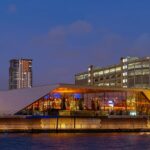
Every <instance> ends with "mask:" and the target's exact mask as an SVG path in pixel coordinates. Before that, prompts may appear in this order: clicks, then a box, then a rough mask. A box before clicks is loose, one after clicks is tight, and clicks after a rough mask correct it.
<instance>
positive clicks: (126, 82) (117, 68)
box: [75, 57, 150, 88]
mask: <svg viewBox="0 0 150 150" xmlns="http://www.w3.org/2000/svg"><path fill="white" fill-rule="evenodd" d="M75 84H77V85H94V86H111V87H123V88H150V57H144V58H139V57H125V58H121V59H120V63H118V64H117V65H111V66H107V67H94V66H92V65H91V66H89V68H88V70H87V71H85V72H82V73H78V74H76V75H75Z"/></svg>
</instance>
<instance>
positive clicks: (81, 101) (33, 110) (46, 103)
mask: <svg viewBox="0 0 150 150" xmlns="http://www.w3.org/2000/svg"><path fill="white" fill-rule="evenodd" d="M84 110H85V111H86V112H87V111H88V112H90V111H91V112H92V111H95V112H98V113H99V114H101V115H104V114H105V115H149V114H150V100H149V98H148V97H147V96H146V95H145V94H144V92H143V91H142V90H141V91H140V90H128V89H126V90H125V89H113V88H107V89H106V88H94V87H90V88H89V87H78V86H66V87H63V86H62V87H61V86H60V87H58V88H56V89H54V90H52V91H50V92H49V93H48V94H46V95H44V96H43V97H41V98H40V99H38V100H36V101H35V102H34V103H32V104H30V105H28V106H26V107H25V108H23V109H22V110H20V111H19V112H17V113H16V114H17V115H52V114H53V113H54V114H55V112H57V113H58V112H59V111H70V112H84Z"/></svg>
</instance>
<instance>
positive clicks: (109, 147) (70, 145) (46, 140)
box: [0, 133, 150, 150]
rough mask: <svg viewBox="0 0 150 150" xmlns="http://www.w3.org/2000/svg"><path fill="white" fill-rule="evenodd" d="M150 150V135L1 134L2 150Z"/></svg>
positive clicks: (0, 147)
mask: <svg viewBox="0 0 150 150" xmlns="http://www.w3.org/2000/svg"><path fill="white" fill-rule="evenodd" d="M30 149H31V150H52V149H53V150H91V149H92V150H98V149H101V150H130V149H131V150H133V149H136V150H141V149H142V150H150V133H106V134H104V133H98V134H92V133H87V134H85V133H84V134H83V133H74V134H73V133H72V134H70V133H66V134H64V133H59V134H56V133H52V134H0V150H30Z"/></svg>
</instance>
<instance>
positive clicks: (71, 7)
mask: <svg viewBox="0 0 150 150" xmlns="http://www.w3.org/2000/svg"><path fill="white" fill-rule="evenodd" d="M149 6H150V1H149V0H143V1H141V0H124V1H123V0H122V1H121V0H3V1H0V52H1V55H0V68H1V69H0V70H1V71H0V89H6V88H7V87H8V68H9V60H10V59H12V58H21V57H23V58H32V59H33V72H34V74H33V83H34V85H43V84H50V83H58V82H67V83H73V82H74V74H75V73H77V72H81V71H85V70H86V69H87V67H88V65H90V64H93V65H96V66H105V65H109V64H114V63H118V61H119V59H120V57H122V56H128V55H131V56H141V57H142V56H148V55H150V9H149Z"/></svg>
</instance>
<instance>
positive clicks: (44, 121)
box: [0, 117, 150, 133]
mask: <svg viewBox="0 0 150 150" xmlns="http://www.w3.org/2000/svg"><path fill="white" fill-rule="evenodd" d="M121 131H122V132H140V131H142V132H144V131H150V122H149V120H148V119H147V118H130V117H126V118H121V117H120V118H108V117H45V118H39V117H2V118H0V132H1V133H4V132H121Z"/></svg>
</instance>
